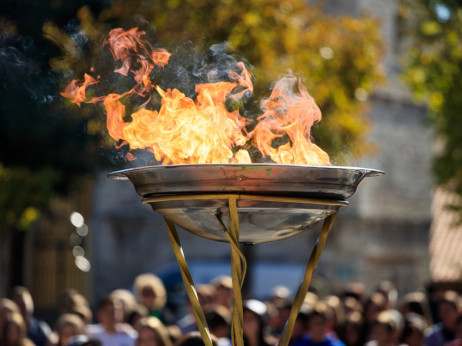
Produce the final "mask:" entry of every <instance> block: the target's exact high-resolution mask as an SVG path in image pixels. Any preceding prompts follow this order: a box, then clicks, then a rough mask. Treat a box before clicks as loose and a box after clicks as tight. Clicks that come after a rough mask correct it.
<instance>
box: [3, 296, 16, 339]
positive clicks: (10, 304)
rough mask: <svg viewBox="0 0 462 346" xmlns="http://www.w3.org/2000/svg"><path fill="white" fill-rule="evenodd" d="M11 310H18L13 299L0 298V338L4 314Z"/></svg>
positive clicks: (4, 318)
mask: <svg viewBox="0 0 462 346" xmlns="http://www.w3.org/2000/svg"><path fill="white" fill-rule="evenodd" d="M11 312H16V313H20V312H19V308H18V306H17V305H16V303H15V302H14V301H12V300H11V299H8V298H1V299H0V340H1V336H2V331H3V326H4V325H5V320H6V316H7V315H8V314H9V313H11Z"/></svg>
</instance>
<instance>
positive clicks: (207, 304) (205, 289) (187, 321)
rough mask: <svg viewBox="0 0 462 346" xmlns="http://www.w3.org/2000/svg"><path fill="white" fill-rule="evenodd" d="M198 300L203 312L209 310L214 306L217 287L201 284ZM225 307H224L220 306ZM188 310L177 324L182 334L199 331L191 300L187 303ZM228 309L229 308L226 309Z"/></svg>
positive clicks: (197, 290) (198, 289)
mask: <svg viewBox="0 0 462 346" xmlns="http://www.w3.org/2000/svg"><path fill="white" fill-rule="evenodd" d="M196 292H197V298H198V299H199V304H200V306H201V308H202V310H203V311H205V310H208V309H209V308H211V307H212V306H214V305H213V300H214V295H215V287H214V286H213V285H211V284H200V285H197V287H196ZM220 306H223V305H220ZM186 308H187V310H188V314H187V315H186V316H184V317H183V318H181V319H180V320H179V321H178V322H177V323H176V324H177V326H178V327H179V328H180V330H181V333H182V334H187V333H189V332H193V331H197V323H196V318H195V316H194V310H193V306H192V304H191V302H190V301H189V299H187V301H186ZM226 309H228V307H226Z"/></svg>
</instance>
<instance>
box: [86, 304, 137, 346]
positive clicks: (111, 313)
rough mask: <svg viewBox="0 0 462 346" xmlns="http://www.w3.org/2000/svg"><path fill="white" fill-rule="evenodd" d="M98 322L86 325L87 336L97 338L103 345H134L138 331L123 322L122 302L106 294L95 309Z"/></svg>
mask: <svg viewBox="0 0 462 346" xmlns="http://www.w3.org/2000/svg"><path fill="white" fill-rule="evenodd" d="M96 318H97V320H98V322H99V323H98V324H93V325H87V327H86V331H87V334H88V336H89V337H91V338H94V339H98V340H100V341H101V342H102V345H103V346H134V345H135V342H136V339H137V337H138V333H137V332H136V331H135V330H133V329H131V328H127V327H126V324H125V323H123V309H122V303H121V301H120V300H119V299H117V298H115V297H113V296H111V295H108V296H105V297H104V298H103V299H102V300H101V301H100V302H99V304H98V307H97V310H96Z"/></svg>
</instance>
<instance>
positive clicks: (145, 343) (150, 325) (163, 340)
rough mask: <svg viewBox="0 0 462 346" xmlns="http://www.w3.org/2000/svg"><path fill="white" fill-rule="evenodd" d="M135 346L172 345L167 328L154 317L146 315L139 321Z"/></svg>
mask: <svg viewBox="0 0 462 346" xmlns="http://www.w3.org/2000/svg"><path fill="white" fill-rule="evenodd" d="M138 330H139V336H138V341H137V342H136V345H137V346H172V344H171V341H170V338H169V335H168V331H167V328H166V327H165V326H164V324H163V323H162V322H161V321H160V320H159V319H158V318H156V317H146V318H143V319H142V320H141V321H140V322H139V326H138Z"/></svg>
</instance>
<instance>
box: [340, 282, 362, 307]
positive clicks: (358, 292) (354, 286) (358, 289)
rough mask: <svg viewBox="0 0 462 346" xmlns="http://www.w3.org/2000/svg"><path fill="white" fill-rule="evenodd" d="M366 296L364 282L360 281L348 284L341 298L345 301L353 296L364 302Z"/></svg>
mask: <svg viewBox="0 0 462 346" xmlns="http://www.w3.org/2000/svg"><path fill="white" fill-rule="evenodd" d="M365 296H366V290H365V288H364V284H362V283H360V282H350V283H348V284H347V285H346V287H345V289H344V290H343V292H342V293H341V294H340V298H341V300H342V301H343V300H344V299H346V298H348V297H351V298H354V299H356V300H357V301H358V302H360V303H361V304H362V303H364V301H365Z"/></svg>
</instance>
